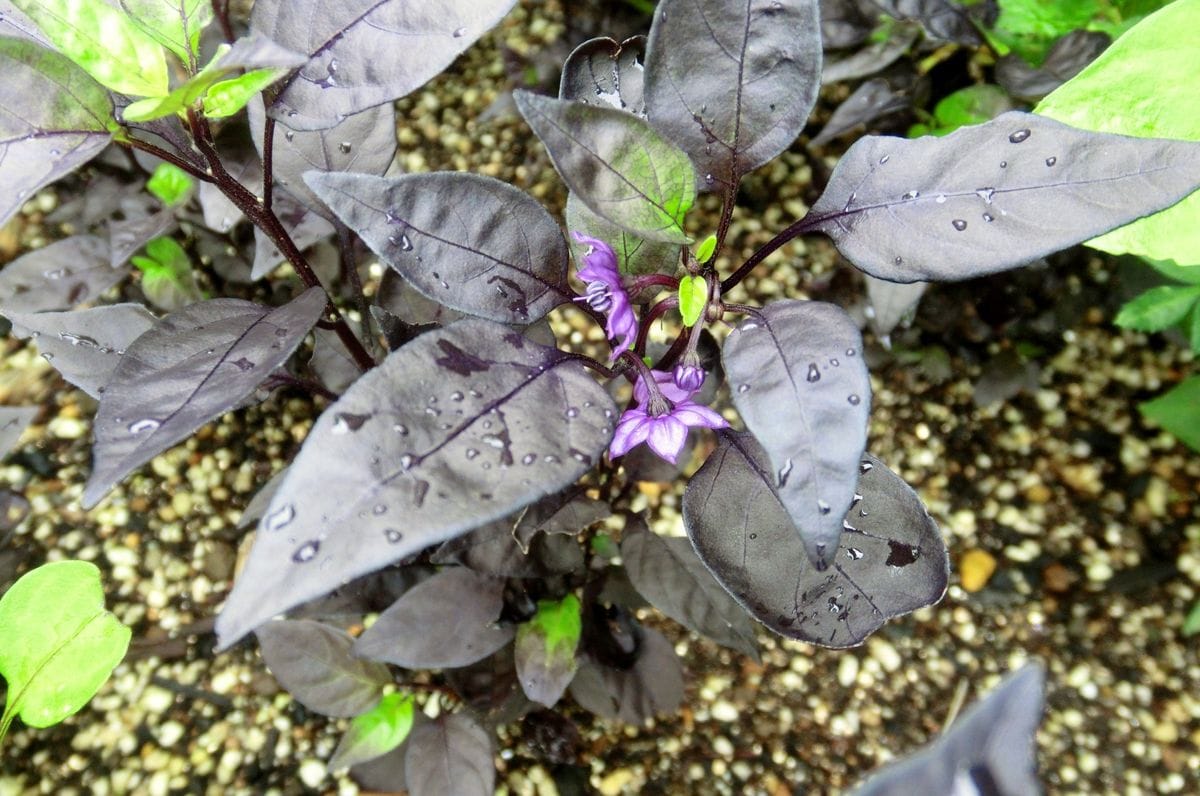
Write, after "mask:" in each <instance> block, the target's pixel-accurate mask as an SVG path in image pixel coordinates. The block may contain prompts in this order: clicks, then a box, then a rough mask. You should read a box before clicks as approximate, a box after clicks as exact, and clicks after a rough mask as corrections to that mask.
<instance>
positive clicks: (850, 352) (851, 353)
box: [846, 348, 858, 357]
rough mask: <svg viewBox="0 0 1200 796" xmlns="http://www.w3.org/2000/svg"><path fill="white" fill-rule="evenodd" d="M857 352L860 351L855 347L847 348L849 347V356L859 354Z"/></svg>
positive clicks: (847, 350) (847, 354)
mask: <svg viewBox="0 0 1200 796" xmlns="http://www.w3.org/2000/svg"><path fill="white" fill-rule="evenodd" d="M857 353H858V351H856V350H855V349H853V348H847V349H846V356H848V357H852V356H854V355H855V354H857Z"/></svg>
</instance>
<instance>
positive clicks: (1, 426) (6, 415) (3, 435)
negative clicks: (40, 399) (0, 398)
mask: <svg viewBox="0 0 1200 796" xmlns="http://www.w3.org/2000/svg"><path fill="white" fill-rule="evenodd" d="M38 411H39V409H38V407H36V406H0V459H3V458H4V457H5V456H7V455H8V452H9V451H10V450H12V449H13V448H14V447H16V445H17V441H18V440H19V439H21V434H22V433H24V431H25V429H27V428H29V424H30V423H32V422H33V421H34V419H35V418H36V417H37V416H38Z"/></svg>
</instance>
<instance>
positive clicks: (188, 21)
mask: <svg viewBox="0 0 1200 796" xmlns="http://www.w3.org/2000/svg"><path fill="white" fill-rule="evenodd" d="M121 7H122V8H124V9H125V11H126V12H127V13H128V14H129V17H130V19H132V20H133V24H135V25H137V26H138V27H139V28H141V29H142V31H143V32H145V33H146V34H147V35H148V36H150V38H152V39H154V40H155V41H156V42H158V43H159V44H161V45H162V46H164V47H166V48H167V49H168V50H170V51H171V52H173V53H175V55H177V56H178V57H179V60H180V62H181V63H183V65H184V66H187V67H189V68H191V69H194V68H195V65H196V57H197V56H198V55H199V53H200V31H202V30H204V27H205V26H206V25H208V23H209V22H212V19H213V9H212V0H121Z"/></svg>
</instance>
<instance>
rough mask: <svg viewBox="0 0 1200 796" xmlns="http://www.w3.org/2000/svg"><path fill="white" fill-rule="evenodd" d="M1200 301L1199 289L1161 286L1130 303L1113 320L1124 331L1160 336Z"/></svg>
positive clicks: (1198, 286) (1197, 286)
mask: <svg viewBox="0 0 1200 796" xmlns="http://www.w3.org/2000/svg"><path fill="white" fill-rule="evenodd" d="M1197 301H1200V285H1193V286H1186V287H1185V286H1180V285H1161V286H1159V287H1155V288H1151V289H1150V290H1147V291H1146V292H1145V293H1143V294H1141V295H1140V296H1138V297H1137V298H1135V299H1133V300H1132V301H1130V302H1129V303H1127V304H1126V305H1125V306H1123V307H1121V311H1120V312H1118V313H1117V317H1116V318H1114V319H1113V323H1115V324H1116V325H1117V326H1120V327H1123V328H1125V329H1136V330H1138V331H1139V332H1161V331H1162V330H1163V329H1168V328H1170V327H1172V326H1174V325H1175V324H1177V323H1179V322H1180V321H1182V320H1183V319H1184V318H1186V317H1187V314H1188V313H1189V312H1191V310H1192V307H1194V306H1195V305H1196V302H1197Z"/></svg>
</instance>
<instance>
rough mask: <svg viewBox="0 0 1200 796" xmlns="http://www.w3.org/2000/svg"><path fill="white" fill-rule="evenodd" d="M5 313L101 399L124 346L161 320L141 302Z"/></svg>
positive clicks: (18, 331)
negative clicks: (68, 309) (70, 310)
mask: <svg viewBox="0 0 1200 796" xmlns="http://www.w3.org/2000/svg"><path fill="white" fill-rule="evenodd" d="M105 267H107V266H105ZM5 315H6V316H7V317H8V319H9V320H10V321H12V333H13V335H14V336H15V337H18V338H20V339H22V340H25V339H33V341H34V343H35V344H36V345H37V349H38V353H40V354H41V355H42V358H43V359H45V360H46V361H47V362H49V363H50V364H51V365H52V366H54V369H55V370H57V371H58V372H59V373H60V374H62V377H63V378H64V379H66V380H67V381H69V382H70V383H71V384H74V385H75V386H76V387H78V388H79V389H81V390H83V391H84V392H85V393H87V394H88V395H90V396H92V397H93V398H97V399H98V398H100V395H101V393H102V392H103V391H104V385H106V384H108V381H109V379H111V378H112V374H113V371H114V370H116V368H117V363H119V362H120V361H121V355H122V354H123V353H124V351H125V349H126V348H128V347H129V346H130V345H131V344H132V343H133V341H134V340H136V339H138V338H139V337H141V336H142V335H143V334H145V333H146V332H148V331H149V330H150V328H151V327H152V326H153V325H154V323H155V321H156V320H157V319H156V318H155V317H154V316H153V315H151V314H150V312H149V310H147V309H146V308H145V307H143V306H142V305H141V304H111V305H107V306H103V307H94V308H92V309H88V310H75V311H73V312H40V313H28V314H26V313H20V312H5Z"/></svg>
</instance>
